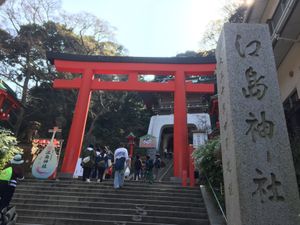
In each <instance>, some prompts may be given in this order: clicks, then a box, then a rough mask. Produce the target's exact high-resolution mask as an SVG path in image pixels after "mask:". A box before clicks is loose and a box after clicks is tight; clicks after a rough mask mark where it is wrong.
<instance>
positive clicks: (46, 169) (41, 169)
mask: <svg viewBox="0 0 300 225" xmlns="http://www.w3.org/2000/svg"><path fill="white" fill-rule="evenodd" d="M49 132H52V133H53V134H52V137H51V140H50V141H49V142H48V141H47V140H46V139H44V140H42V144H47V146H46V148H44V150H42V152H41V153H40V154H39V155H38V156H37V157H36V159H35V160H34V163H33V165H32V170H31V171H32V175H33V176H34V177H36V178H39V179H47V178H49V177H50V176H51V175H53V177H55V175H56V173H55V172H56V168H57V165H58V158H59V156H57V154H56V151H55V146H58V145H57V142H55V139H54V137H55V134H56V133H57V132H61V129H59V128H58V127H54V128H53V129H51V130H49ZM33 143H35V145H38V144H40V140H36V142H33ZM58 143H59V142H58ZM60 147H61V145H60ZM60 150H61V149H60ZM59 154H60V151H59Z"/></svg>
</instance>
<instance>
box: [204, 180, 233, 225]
mask: <svg viewBox="0 0 300 225" xmlns="http://www.w3.org/2000/svg"><path fill="white" fill-rule="evenodd" d="M204 176H205V179H206V181H207V183H208V185H209V188H210V190H211V191H212V193H213V196H214V198H215V200H216V202H217V204H218V207H219V209H220V211H221V213H222V216H223V218H224V220H225V221H226V224H228V221H227V218H226V215H225V212H224V209H223V207H222V205H221V203H220V201H219V199H218V197H217V194H216V192H215V190H214V188H213V186H212V185H211V183H210V181H209V179H208V177H207V176H206V174H204Z"/></svg>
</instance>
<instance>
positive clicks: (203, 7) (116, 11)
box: [62, 0, 228, 57]
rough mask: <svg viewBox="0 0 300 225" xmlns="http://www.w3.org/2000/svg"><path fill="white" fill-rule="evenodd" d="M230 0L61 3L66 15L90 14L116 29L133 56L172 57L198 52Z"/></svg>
mask: <svg viewBox="0 0 300 225" xmlns="http://www.w3.org/2000/svg"><path fill="white" fill-rule="evenodd" d="M226 2H228V0H227V1H226V0H84V1H76V3H75V1H74V0H62V7H63V9H64V10H66V11H67V12H71V13H77V12H80V11H86V12H90V13H92V14H94V15H96V16H98V17H99V18H100V19H103V20H106V21H107V22H109V24H110V25H111V26H113V27H115V28H116V32H115V38H116V40H117V41H118V43H120V44H122V45H124V46H125V48H126V49H128V51H129V55H130V56H146V57H155V56H157V57H170V56H175V55H176V54H177V53H182V52H185V51H187V50H194V51H197V50H198V49H199V42H200V40H201V35H202V34H203V32H204V31H205V28H206V25H207V24H208V22H209V21H210V20H214V19H217V18H220V17H221V16H222V13H221V8H222V6H223V5H224V4H225V3H226Z"/></svg>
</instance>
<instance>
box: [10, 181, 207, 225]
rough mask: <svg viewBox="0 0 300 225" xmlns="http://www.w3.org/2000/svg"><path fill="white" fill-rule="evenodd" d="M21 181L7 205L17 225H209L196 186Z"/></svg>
mask: <svg viewBox="0 0 300 225" xmlns="http://www.w3.org/2000/svg"><path fill="white" fill-rule="evenodd" d="M112 186H113V185H112V180H105V181H104V182H103V183H96V182H91V183H84V182H82V181H80V180H59V181H58V180H56V181H54V180H52V181H51V180H45V181H39V180H35V179H27V180H24V181H23V182H22V183H21V184H19V185H18V187H17V189H16V193H15V195H14V198H13V201H12V202H11V205H15V206H16V208H17V213H18V220H17V224H18V225H29V224H31V225H33V224H34V225H48V224H49V225H50V224H55V225H56V224H59V225H79V224H80V225H94V224H95V225H96V224H97V225H101V224H103V225H134V224H135V225H142V224H147V225H173V224H174V225H175V224H180V225H209V220H208V216H207V213H206V208H205V205H204V203H203V199H202V196H201V192H200V189H199V188H196V187H195V188H189V187H185V188H183V187H181V186H180V185H179V184H172V183H169V182H160V183H158V182H156V183H154V184H148V183H143V182H140V181H125V185H124V187H123V188H122V189H119V190H114V189H113V188H112Z"/></svg>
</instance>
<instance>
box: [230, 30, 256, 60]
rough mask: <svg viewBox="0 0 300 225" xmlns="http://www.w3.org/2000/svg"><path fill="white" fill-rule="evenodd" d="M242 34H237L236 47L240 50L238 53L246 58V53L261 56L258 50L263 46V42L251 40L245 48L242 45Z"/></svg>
mask: <svg viewBox="0 0 300 225" xmlns="http://www.w3.org/2000/svg"><path fill="white" fill-rule="evenodd" d="M241 38H242V36H241V35H239V34H238V35H236V39H235V48H236V50H237V52H238V54H239V55H240V56H241V57H243V58H245V56H246V54H247V55H250V56H259V54H258V51H259V49H260V48H261V43H260V41H257V40H254V41H250V42H249V43H248V44H247V45H246V47H245V48H242V47H241V44H240V40H241Z"/></svg>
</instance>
